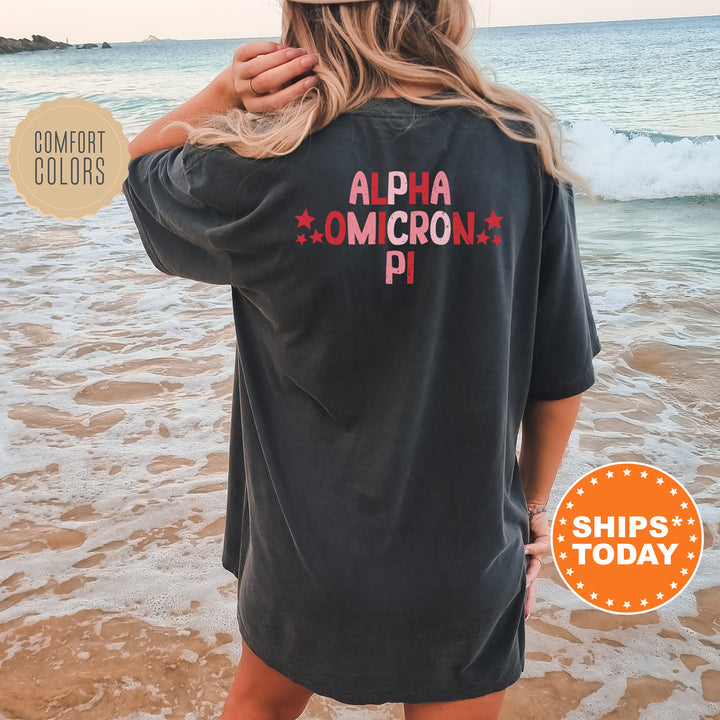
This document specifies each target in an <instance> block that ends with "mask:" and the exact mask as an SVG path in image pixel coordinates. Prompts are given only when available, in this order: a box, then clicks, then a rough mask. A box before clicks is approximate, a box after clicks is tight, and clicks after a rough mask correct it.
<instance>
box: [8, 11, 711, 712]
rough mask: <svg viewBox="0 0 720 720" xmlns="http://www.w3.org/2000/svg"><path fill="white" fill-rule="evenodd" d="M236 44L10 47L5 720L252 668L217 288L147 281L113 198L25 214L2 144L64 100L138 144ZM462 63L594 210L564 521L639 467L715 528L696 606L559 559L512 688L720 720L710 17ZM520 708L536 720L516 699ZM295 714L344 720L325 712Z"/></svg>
mask: <svg viewBox="0 0 720 720" xmlns="http://www.w3.org/2000/svg"><path fill="white" fill-rule="evenodd" d="M241 42H243V40H242V39H239V38H238V39H227V40H203V41H161V42H155V43H117V44H114V45H113V47H112V48H111V49H107V50H100V49H97V50H82V51H81V50H75V49H71V50H66V51H46V52H38V53H21V54H18V55H10V56H0V238H2V256H1V260H0V268H1V269H0V272H1V273H2V276H1V277H2V283H1V285H0V348H1V349H2V353H1V355H0V370H1V374H0V398H1V404H0V408H1V409H2V414H1V415H0V461H1V462H2V467H1V468H0V493H2V504H3V509H2V512H1V513H0V649H1V650H2V651H3V652H0V674H2V675H3V676H4V677H7V678H10V679H11V682H9V683H8V686H12V687H13V688H15V690H14V691H13V693H10V695H9V696H6V697H4V698H3V699H0V718H2V717H3V713H4V716H5V717H7V718H13V719H14V718H20V717H30V716H32V717H47V718H51V717H52V718H55V717H63V718H64V717H75V716H79V715H76V714H74V713H77V712H79V711H78V708H82V709H83V710H82V712H83V715H82V716H83V717H88V718H118V719H119V718H125V717H127V718H153V719H154V718H166V717H169V718H185V720H193V718H196V719H199V718H204V717H214V716H218V715H219V711H217V707H218V703H219V702H220V701H221V700H222V697H223V691H224V690H225V689H226V688H227V686H228V685H229V681H230V678H231V673H232V663H235V662H236V661H237V659H238V657H239V636H238V632H237V625H236V622H235V600H234V593H235V580H234V578H232V577H231V576H230V575H228V573H227V572H226V571H224V570H223V569H222V567H221V565H220V553H221V544H222V529H223V516H224V511H225V485H224V482H225V475H224V474H225V469H226V463H227V460H226V455H225V452H226V442H227V434H228V431H229V412H230V387H231V386H230V379H231V373H232V360H233V331H232V316H231V310H230V298H229V292H228V291H227V290H226V289H224V288H216V287H208V286H205V285H202V284H200V283H190V282H187V281H183V280H178V279H168V278H166V277H165V276H163V275H161V274H159V273H158V272H156V271H155V269H154V268H153V267H152V265H151V264H150V261H149V260H148V259H147V257H146V256H145V254H144V252H143V251H142V248H141V245H140V241H139V238H138V236H137V230H136V228H135V226H134V224H133V222H132V218H131V216H130V212H129V209H128V207H127V204H126V203H125V200H124V198H123V197H122V196H121V195H119V196H117V197H116V198H115V199H114V200H113V202H112V204H111V205H110V206H109V207H107V208H105V209H103V210H101V211H100V212H99V213H98V214H97V215H95V216H93V217H89V218H84V219H83V220H80V221H58V220H54V219H52V218H47V217H44V216H41V215H40V214H38V213H37V212H36V211H34V210H32V209H30V208H28V207H27V206H26V205H25V204H24V202H23V200H22V199H21V198H20V197H18V196H17V195H16V193H15V188H14V185H13V184H12V182H11V181H10V180H9V177H8V166H7V153H8V148H9V141H10V138H11V136H12V134H13V132H14V129H15V126H16V125H17V123H18V122H20V120H22V119H23V117H24V116H25V114H26V113H27V112H28V111H29V110H30V109H31V108H33V107H36V106H38V105H39V104H40V103H41V102H43V101H45V100H51V99H54V98H56V97H59V96H66V97H72V96H80V97H83V98H85V99H87V100H94V101H96V102H98V103H99V104H100V105H101V106H103V107H105V108H107V109H108V110H110V111H111V112H112V113H113V115H114V116H115V118H116V119H117V120H118V121H119V122H121V123H122V125H123V127H124V129H125V133H126V135H127V136H128V137H129V138H132V137H133V136H134V135H135V134H137V133H138V132H139V131H140V130H142V129H143V128H144V127H146V126H147V125H148V124H150V122H152V121H153V120H154V119H156V118H157V117H159V116H161V115H163V114H164V113H166V112H167V111H169V110H170V109H172V108H174V107H177V106H178V105H179V104H181V103H182V102H184V101H185V100H186V99H188V98H189V97H191V96H192V95H193V94H195V93H196V92H198V91H199V90H200V89H201V88H202V87H204V86H205V85H206V84H207V83H208V82H209V81H210V80H211V79H212V78H213V77H214V76H215V75H216V74H217V73H218V72H220V70H222V69H223V68H224V67H225V66H226V65H227V64H229V62H230V60H231V58H232V53H233V50H234V49H235V47H236V46H237V45H238V44H240V43H241ZM473 53H474V56H475V58H476V59H477V61H478V62H479V63H480V64H481V65H482V66H483V67H485V68H486V69H487V70H488V72H494V73H495V75H496V77H497V80H498V81H499V82H501V83H504V84H508V85H511V86H513V87H515V88H517V89H519V90H523V91H525V92H527V93H529V94H531V95H532V96H533V97H535V98H536V99H538V100H540V101H542V102H543V103H545V104H546V105H547V106H548V107H550V108H551V109H552V110H553V111H554V112H556V113H557V115H558V117H559V118H560V119H561V121H562V123H563V128H564V137H565V140H566V142H565V144H564V153H565V156H566V157H567V159H568V160H569V162H570V163H571V164H572V166H573V167H575V168H576V169H577V170H578V171H579V172H580V173H582V174H583V175H585V176H586V177H587V178H588V179H589V181H590V183H591V185H592V187H593V189H594V191H595V193H596V195H597V197H596V199H595V200H593V201H590V200H588V199H587V198H583V197H579V198H578V203H577V220H578V229H579V233H580V245H581V251H582V257H583V265H584V269H585V275H586V280H587V285H588V291H589V294H590V297H591V303H592V307H593V311H594V313H595V317H596V320H597V324H598V332H599V335H600V339H601V342H602V344H603V350H602V352H601V354H600V355H599V356H598V357H597V358H596V360H595V368H596V374H597V382H596V384H595V386H593V388H591V389H590V390H589V391H588V392H587V393H586V395H585V398H584V403H583V408H582V410H581V414H580V417H579V420H578V423H577V426H576V429H575V431H574V433H573V437H572V438H571V442H570V445H569V448H568V452H567V454H566V457H565V460H564V463H563V467H562V468H561V470H560V473H559V475H558V479H557V482H556V487H555V490H554V493H553V500H551V507H552V505H553V502H555V503H556V502H557V501H558V500H559V498H560V497H561V496H562V494H563V492H564V491H565V489H566V488H567V487H568V486H569V485H570V484H571V483H572V482H573V481H574V480H575V479H576V478H577V477H579V476H580V475H582V474H584V473H585V472H587V471H588V470H590V469H591V468H593V467H596V466H599V465H603V464H606V463H609V462H620V461H623V460H625V461H643V462H646V463H648V464H651V465H655V466H658V467H661V468H662V469H663V470H665V471H667V472H669V473H670V474H671V475H673V476H674V477H676V478H677V479H678V480H679V481H680V482H682V483H683V484H684V485H685V486H686V487H687V488H688V490H689V491H690V493H691V494H692V495H693V498H694V499H695V501H696V503H697V504H698V507H699V509H700V513H701V517H702V519H703V523H704V531H705V532H704V544H705V549H704V555H703V559H702V561H701V563H700V567H699V569H698V572H697V574H696V575H695V577H694V578H693V580H692V582H691V583H690V585H689V587H688V588H686V590H685V592H684V593H683V594H682V595H681V596H680V597H678V598H677V599H676V600H674V601H673V602H672V603H670V604H669V605H667V606H665V607H663V608H661V609H660V610H658V611H657V612H654V613H647V614H646V615H640V616H632V617H630V618H620V617H616V616H613V615H609V614H604V613H599V612H598V611H592V610H589V609H586V608H585V607H584V606H583V605H582V603H581V601H580V600H578V599H577V598H576V597H575V596H574V595H572V594H571V593H570V592H569V591H568V590H567V588H566V587H565V586H564V584H563V583H562V581H561V580H560V578H559V576H558V575H557V573H556V572H555V571H554V568H553V566H552V563H551V562H548V563H546V565H545V567H544V569H543V574H542V576H541V578H540V580H539V584H538V600H537V609H536V612H535V613H534V617H533V618H532V619H531V620H530V621H529V623H528V661H527V665H526V671H525V675H524V679H523V680H522V681H521V684H522V683H524V685H521V686H522V687H523V688H524V689H525V690H524V692H526V693H527V692H529V693H530V695H531V696H532V698H533V703H534V706H533V707H534V708H535V711H537V712H539V713H543V714H539V715H536V717H539V718H542V719H544V718H548V719H549V718H567V719H568V720H581V719H582V720H585V719H595V718H598V719H600V718H604V717H606V716H608V714H609V713H611V712H612V713H613V715H612V717H613V718H614V719H615V720H623V718H638V717H640V718H641V719H642V720H645V719H647V718H652V720H676V719H677V718H683V719H687V720H695V719H698V720H699V719H700V718H708V717H711V716H713V717H717V714H716V713H720V704H719V703H720V680H719V678H720V663H719V662H718V658H717V647H718V645H717V643H718V642H720V638H719V637H718V630H719V623H718V617H719V616H720V583H719V582H718V579H719V578H720V552H719V551H718V547H720V536H719V532H720V502H719V498H720V494H719V493H718V483H719V481H720V431H719V429H718V428H719V427H720V424H719V423H718V421H719V420H720V363H718V357H719V352H718V348H719V347H720V83H718V82H717V78H718V74H719V72H720V17H707V18H692V19H673V20H652V21H633V22H620V23H592V24H582V25H563V26H542V27H519V28H492V29H480V30H478V31H477V32H476V34H475V38H474V41H473ZM138 655H139V656H141V657H143V658H145V659H146V662H145V663H144V664H143V665H141V666H140V667H138V664H137V662H136V661H135V659H136V658H137V657H138ZM169 664H170V665H173V667H172V673H173V677H174V678H175V681H174V682H175V685H176V686H178V685H181V686H183V687H186V688H188V690H187V692H186V693H185V694H184V695H182V697H178V695H177V693H175V692H174V691H173V688H172V686H168V685H167V675H168V672H169V671H168V667H169ZM39 665H42V666H43V667H44V668H45V669H46V670H47V672H48V673H49V675H48V676H47V678H46V680H45V681H44V683H43V684H42V687H41V688H38V687H36V686H35V685H34V684H33V685H31V686H30V685H27V677H28V674H29V672H30V674H32V673H31V671H29V668H32V667H37V666H39ZM68 673H71V676H72V678H73V681H72V683H71V684H73V683H74V684H73V687H74V688H75V690H74V691H73V692H74V694H73V693H68V692H67V691H66V686H67V685H68ZM627 676H630V678H631V679H632V682H630V681H628V680H626V677H627ZM23 703H24V704H23ZM31 706H32V707H36V708H39V709H37V712H36V714H35V715H30V714H29V713H30V710H28V708H30V707H31ZM508 708H509V710H507V712H508V713H512V712H513V708H514V709H515V710H514V712H516V715H512V714H508V715H507V717H508V718H510V717H523V718H525V717H530V715H529V714H528V713H529V712H530V711H529V710H527V708H526V706H524V705H523V699H522V697H521V694H520V693H518V694H516V695H514V696H513V695H512V694H509V699H508ZM523 708H526V709H523ZM22 713H25V714H22ZM212 713H216V714H215V715H213V714H212ZM306 714H307V715H308V717H322V718H329V717H344V716H345V715H347V714H352V713H351V712H350V710H349V709H347V708H343V707H342V706H340V705H339V704H336V703H331V702H324V701H323V700H322V699H320V698H316V699H314V700H313V701H312V703H311V705H310V706H309V707H308V710H307V711H306ZM355 714H360V715H362V716H363V717H390V716H393V717H399V715H397V710H396V709H392V708H390V709H388V708H384V709H382V708H376V709H373V708H364V709H363V710H362V711H355Z"/></svg>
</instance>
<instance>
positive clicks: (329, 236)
mask: <svg viewBox="0 0 720 720" xmlns="http://www.w3.org/2000/svg"><path fill="white" fill-rule="evenodd" d="M333 220H337V221H338V234H337V235H333V233H332V222H333ZM325 240H327V241H328V242H329V243H330V244H331V245H341V244H342V243H343V241H344V240H345V216H344V215H343V214H342V213H341V212H338V211H337V210H333V211H332V212H331V213H330V214H329V215H328V216H327V218H326V220H325Z"/></svg>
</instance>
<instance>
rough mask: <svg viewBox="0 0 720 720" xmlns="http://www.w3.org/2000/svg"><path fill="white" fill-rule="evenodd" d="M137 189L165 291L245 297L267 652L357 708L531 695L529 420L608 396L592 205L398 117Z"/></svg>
mask: <svg viewBox="0 0 720 720" xmlns="http://www.w3.org/2000/svg"><path fill="white" fill-rule="evenodd" d="M123 190H124V193H125V195H126V198H127V200H128V203H129V205H130V208H131V210H132V213H133V216H134V219H135V222H136V224H137V226H138V229H139V232H140V237H141V239H142V241H143V243H144V246H145V249H146V250H147V253H148V254H149V256H150V258H151V259H152V261H153V263H154V264H155V265H156V266H157V267H158V268H159V269H160V270H162V271H163V272H165V273H168V274H171V275H178V276H180V277H185V278H192V279H194V280H200V281H205V282H208V283H216V284H227V285H229V286H231V288H232V301H233V309H234V318H235V327H236V331H237V350H236V367H235V382H234V391H233V408H232V413H233V414H232V427H231V440H230V472H229V481H228V497H227V518H226V531H225V537H224V549H223V557H222V561H223V565H224V567H225V568H226V569H227V570H229V571H230V572H232V573H233V574H235V575H236V576H237V577H238V607H237V611H238V621H239V627H240V631H241V634H242V636H243V638H244V639H245V641H246V642H247V644H248V645H249V647H250V648H251V649H252V650H253V651H254V652H255V653H256V654H257V655H258V656H259V657H260V658H261V659H262V660H264V661H265V663H267V664H268V665H270V666H271V667H273V668H275V669H276V670H278V671H280V672H281V673H283V674H284V675H286V676H287V677H289V678H290V679H292V680H294V681H295V682H297V683H300V684H301V685H304V686H305V687H307V688H308V689H310V690H312V691H313V692H316V693H319V694H321V695H325V696H328V697H332V698H335V699H337V700H339V701H341V702H345V703H353V704H365V703H378V704H379V703H384V702H403V701H404V702H432V701H441V700H459V699H465V698H471V697H477V696H480V695H484V694H487V693H491V692H494V691H497V690H501V689H503V688H505V687H507V686H509V685H510V684H512V683H513V682H515V680H517V679H518V677H519V675H520V673H521V671H522V669H523V653H524V624H523V622H524V621H523V603H524V592H525V559H524V554H523V544H524V543H525V542H527V540H528V516H527V507H526V503H525V498H524V495H523V489H522V484H521V478H520V476H519V473H518V465H517V461H516V441H517V437H518V430H519V426H520V421H521V417H522V414H523V409H524V407H525V404H526V402H527V400H528V398H538V399H544V400H553V399H559V398H564V397H568V396H571V395H575V394H578V393H581V392H583V391H584V390H586V389H587V388H588V387H590V386H591V385H592V383H593V381H594V375H593V367H592V358H593V356H594V355H595V354H596V353H597V352H598V351H599V349H600V346H599V343H598V338H597V334H596V329H595V325H594V322H593V318H592V314H591V309H590V304H589V301H588V297H587V293H586V288H585V283H584V279H583V274H582V269H581V264H580V257H579V251H578V242H577V237H576V230H575V220H574V209H573V196H572V191H571V189H570V188H569V187H568V186H566V185H563V184H559V183H558V182H556V181H555V180H554V179H552V178H551V177H549V176H548V175H546V174H545V173H544V171H543V170H542V167H541V163H540V161H539V158H538V155H537V152H536V150H535V149H534V147H533V146H532V145H529V144H527V143H521V142H518V141H516V140H512V139H510V138H509V137H508V136H506V135H505V134H503V133H502V132H501V131H500V130H499V129H498V128H497V127H496V126H495V125H494V124H493V123H492V122H491V121H490V120H488V119H485V118H481V117H478V116H477V115H476V114H474V113H473V112H471V111H470V110H468V109H464V108H457V107H455V108H447V107H445V108H442V107H437V106H435V107H425V106H419V105H414V104H411V103H409V102H407V101H405V100H402V99H396V98H388V99H380V100H376V101H373V102H372V103H370V104H368V105H366V106H365V107H364V108H363V109H362V110H360V111H357V112H353V113H347V114H345V115H342V116H340V117H339V118H338V119H336V120H335V121H334V122H333V123H332V124H331V125H329V126H328V127H327V128H325V129H323V130H322V131H320V132H318V133H316V134H314V135H312V136H310V137H308V138H307V139H306V140H305V141H304V142H303V143H302V145H301V146H300V147H299V148H298V149H297V150H296V151H294V152H293V153H291V154H290V155H287V156H283V157H279V158H273V159H262V160H257V159H247V158H243V157H240V156H238V155H236V154H235V153H233V152H232V151H231V150H229V149H228V148H227V147H226V146H219V147H218V146H216V147H214V148H202V147H198V146H194V145H192V144H190V143H187V144H186V145H185V146H184V147H175V148H172V149H169V150H162V151H157V152H153V153H149V154H146V155H143V156H140V157H138V158H136V159H134V160H133V161H132V162H131V163H130V168H129V177H128V179H127V181H126V182H125V184H124V186H123Z"/></svg>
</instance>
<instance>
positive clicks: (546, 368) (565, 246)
mask: <svg viewBox="0 0 720 720" xmlns="http://www.w3.org/2000/svg"><path fill="white" fill-rule="evenodd" d="M599 352H600V342H599V340H598V335H597V329H596V327H595V321H594V319H593V314H592V310H591V307H590V299H589V297H588V294H587V289H586V286H585V278H584V276H583V270H582V266H581V262H580V251H579V247H578V238H577V229H576V223H575V203H574V196H573V190H572V186H571V185H569V184H566V183H560V182H558V181H555V180H554V181H553V186H552V196H551V200H550V204H549V210H548V212H547V215H546V221H545V226H544V229H543V239H542V255H541V260H540V273H539V284H538V299H537V316H536V322H535V336H534V340H533V357H532V374H531V379H530V386H529V392H528V397H529V398H532V399H536V400H560V399H562V398H566V397H571V396H573V395H578V394H580V393H582V392H584V391H585V390H587V389H588V388H589V387H590V386H591V385H593V383H594V382H595V375H594V371H593V365H592V359H593V357H594V356H595V355H597V354H598V353H599Z"/></svg>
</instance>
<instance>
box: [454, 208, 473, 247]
mask: <svg viewBox="0 0 720 720" xmlns="http://www.w3.org/2000/svg"><path fill="white" fill-rule="evenodd" d="M467 218H468V225H467V229H465V226H464V225H463V223H462V220H461V219H460V213H456V212H454V213H453V219H452V228H453V243H454V244H455V245H459V244H460V238H462V239H463V240H464V241H465V244H466V245H472V244H473V235H474V233H475V213H474V212H469V213H468V214H467Z"/></svg>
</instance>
